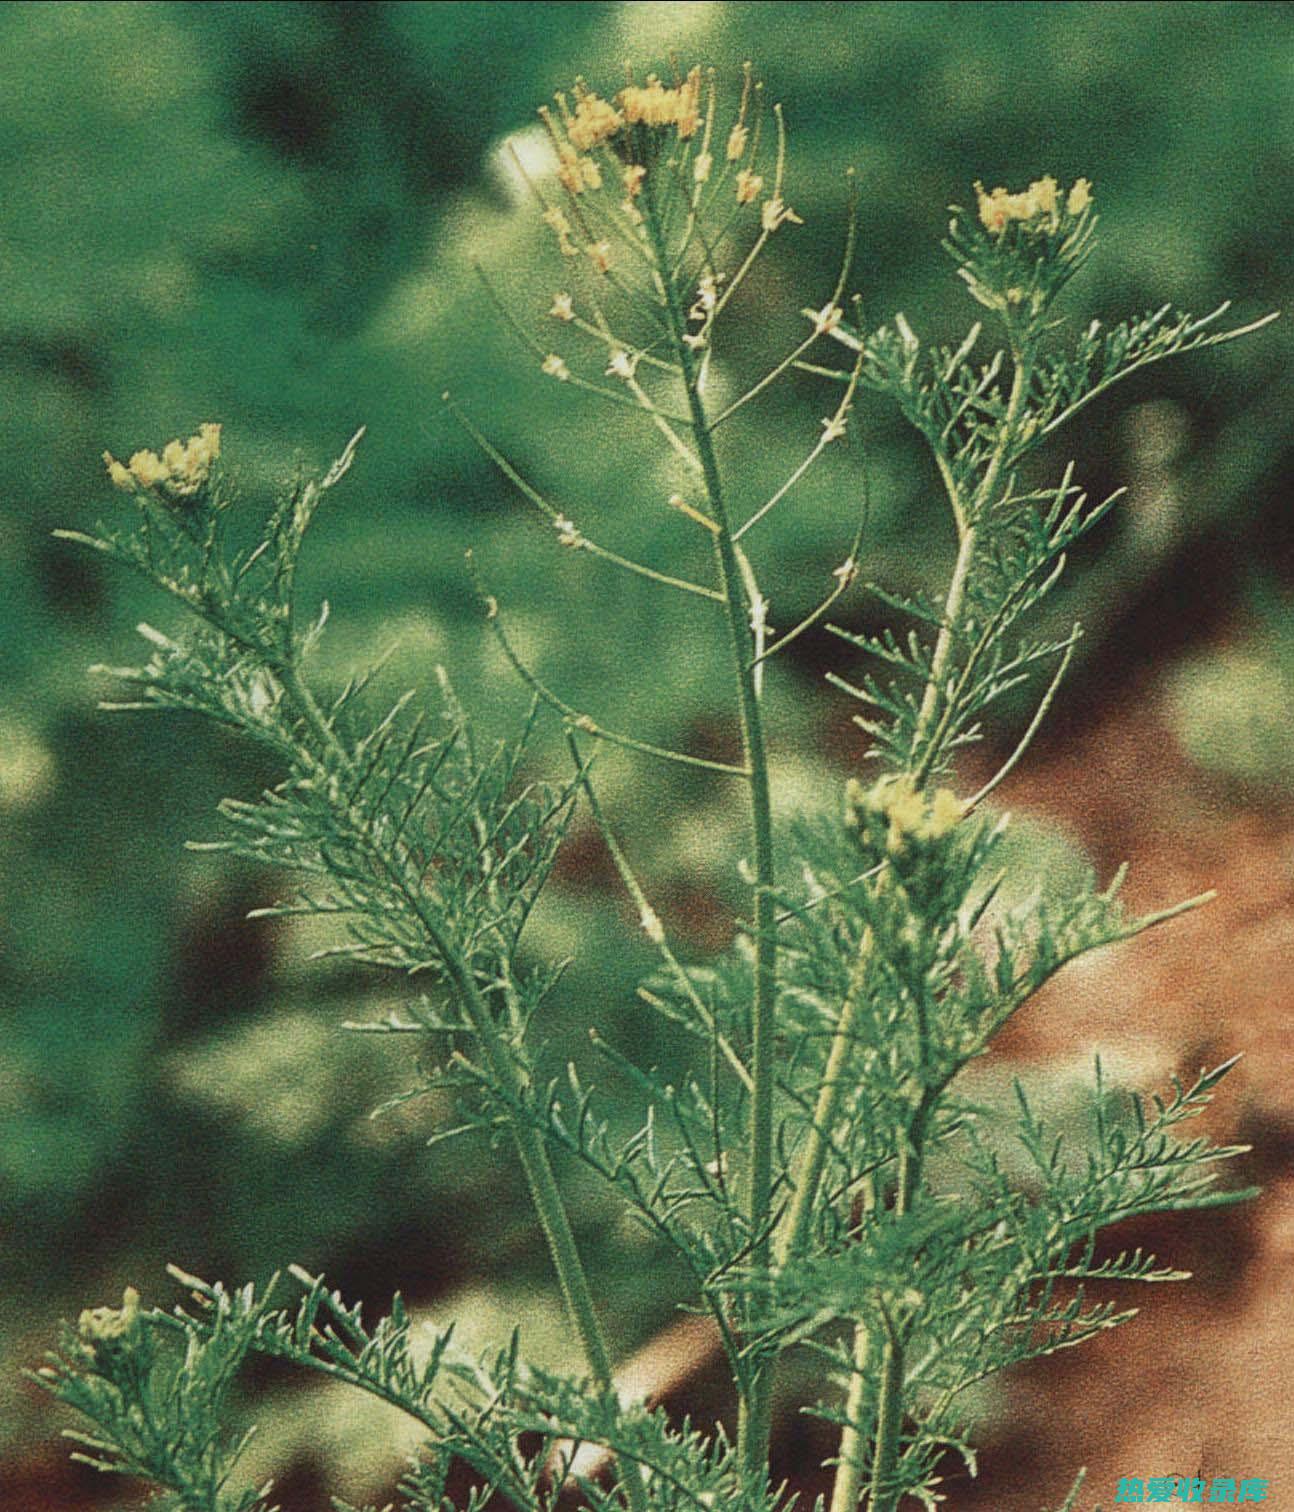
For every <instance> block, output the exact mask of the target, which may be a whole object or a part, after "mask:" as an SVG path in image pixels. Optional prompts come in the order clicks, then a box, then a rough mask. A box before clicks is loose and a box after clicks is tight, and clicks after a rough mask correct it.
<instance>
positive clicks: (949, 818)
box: [924, 788, 966, 840]
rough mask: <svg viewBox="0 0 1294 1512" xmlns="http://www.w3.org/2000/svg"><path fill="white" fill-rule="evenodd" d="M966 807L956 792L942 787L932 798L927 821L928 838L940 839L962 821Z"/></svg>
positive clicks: (926, 833)
mask: <svg viewBox="0 0 1294 1512" xmlns="http://www.w3.org/2000/svg"><path fill="white" fill-rule="evenodd" d="M965 812H966V807H965V805H964V804H963V803H962V801H961V799H960V798H959V797H958V796H957V794H956V793H954V792H952V790H951V789H949V788H940V789H938V791H937V792H936V793H935V795H934V797H933V798H932V799H931V800H930V813H929V815H928V817H927V819H926V823H925V836H924V838H926V839H927V840H939V839H942V837H943V836H944V835H946V834H947V833H948V832H949V830H951V829H953V828H954V827H955V826H956V825H958V824H960V823H961V820H962V815H963V814H964V813H965Z"/></svg>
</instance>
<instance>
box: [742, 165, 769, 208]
mask: <svg viewBox="0 0 1294 1512" xmlns="http://www.w3.org/2000/svg"><path fill="white" fill-rule="evenodd" d="M763 187H764V177H763V175H762V174H760V173H752V172H751V171H750V169H749V168H743V169H742V170H741V172H740V173H738V175H737V203H738V204H739V205H753V204H754V202H755V201H756V200H757V199H758V198H759V192H760V190H761V189H762V188H763Z"/></svg>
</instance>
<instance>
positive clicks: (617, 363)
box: [607, 350, 637, 383]
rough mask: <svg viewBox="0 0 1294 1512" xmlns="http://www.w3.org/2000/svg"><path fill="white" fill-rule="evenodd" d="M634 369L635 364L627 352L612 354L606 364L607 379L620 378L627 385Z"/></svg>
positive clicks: (621, 351)
mask: <svg viewBox="0 0 1294 1512" xmlns="http://www.w3.org/2000/svg"><path fill="white" fill-rule="evenodd" d="M636 367H637V363H636V362H635V360H634V359H633V358H632V357H631V356H630V355H629V353H628V352H626V351H624V350H620V351H615V352H612V354H611V361H610V362H609V363H608V364H607V377H608V378H622V379H623V380H624V381H625V382H626V383H628V382H629V380H630V379H631V378H632V377H633V375H634V369H635V368H636Z"/></svg>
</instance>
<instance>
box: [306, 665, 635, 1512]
mask: <svg viewBox="0 0 1294 1512" xmlns="http://www.w3.org/2000/svg"><path fill="white" fill-rule="evenodd" d="M276 671H277V675H278V677H279V681H280V682H281V683H282V684H283V687H284V689H285V690H286V691H287V693H288V695H289V697H290V698H291V699H292V701H293V702H294V703H295V704H296V706H297V709H298V710H299V711H300V714H301V716H302V718H303V719H304V720H305V723H306V724H307V726H308V727H309V729H310V731H311V733H312V734H313V735H314V737H315V739H316V740H317V741H318V743H319V744H320V745H321V746H322V747H323V748H324V750H325V751H327V752H328V754H329V755H330V756H331V757H332V759H333V760H334V761H335V762H337V763H338V765H340V766H341V767H342V768H343V770H350V769H351V768H352V767H353V762H352V760H351V756H350V753H349V752H348V751H347V750H346V747H345V746H344V745H343V744H342V742H341V740H340V739H339V738H338V736H337V732H336V731H335V730H334V729H333V727H332V726H331V725H330V724H329V722H328V720H327V719H326V718H325V716H324V713H323V711H322V710H321V709H320V707H319V705H318V703H317V701H316V700H315V697H314V694H313V693H312V692H311V691H310V689H309V687H308V686H307V685H306V683H305V682H304V681H303V679H302V678H301V676H300V674H299V673H298V671H297V670H296V668H295V667H294V666H292V665H291V664H290V663H289V664H287V665H284V666H282V667H280V668H277V669H276ZM397 881H398V882H399V885H400V888H401V891H402V892H403V893H404V895H405V898H406V899H407V900H408V902H409V905H410V907H411V908H413V910H414V911H415V913H416V914H417V916H418V919H419V921H420V922H421V924H422V925H423V927H424V928H425V929H426V931H427V935H428V938H429V939H430V940H431V942H432V944H433V945H434V947H435V949H436V951H437V953H438V954H439V956H440V957H441V959H442V961H443V962H444V965H445V969H446V971H447V972H448V974H449V977H450V980H451V981H452V983H453V985H454V988H455V990H456V991H457V993H458V996H459V998H460V1000H461V1002H462V1004H463V1007H464V1009H465V1010H466V1012H467V1016H468V1018H469V1019H471V1021H472V1026H473V1028H474V1029H475V1030H476V1032H477V1039H478V1041H479V1043H480V1045H481V1048H482V1052H483V1054H484V1056H485V1059H486V1062H487V1064H488V1067H489V1071H490V1074H491V1076H492V1077H493V1078H494V1079H495V1081H496V1082H497V1084H498V1085H499V1086H500V1087H502V1088H503V1089H504V1092H505V1094H506V1097H507V1100H508V1102H509V1104H513V1105H515V1104H517V1103H519V1102H520V1100H521V1099H522V1098H523V1097H524V1096H525V1090H526V1089H525V1086H524V1085H523V1081H522V1075H521V1072H520V1071H519V1070H518V1069H517V1066H516V1063H515V1062H514V1061H513V1060H512V1058H511V1056H509V1055H508V1053H507V1052H506V1051H505V1050H504V1048H503V1046H502V1044H501V1043H500V1040H499V1032H498V1027H497V1025H496V1024H495V1022H494V1018H493V1016H492V1014H491V1013H490V1009H489V1007H488V1005H487V1004H486V1002H485V999H484V998H483V997H482V996H481V990H480V988H479V987H478V986H477V984H476V980H475V978H474V977H473V975H472V972H471V969H470V968H469V966H468V965H467V963H466V962H465V961H464V960H463V959H462V957H461V955H460V953H459V952H458V951H457V950H456V949H455V948H454V945H453V943H452V942H451V941H450V940H449V939H448V938H447V937H446V936H445V934H444V931H443V930H442V929H441V927H440V925H439V924H438V923H437V921H436V920H435V918H434V917H432V916H431V915H430V914H429V913H428V912H427V910H426V908H425V906H424V904H423V901H422V899H421V897H420V896H419V894H418V893H417V892H416V891H415V890H414V889H411V888H407V887H405V886H404V884H403V881H401V880H400V879H399V878H397ZM511 1122H512V1137H513V1141H514V1143H515V1144H516V1147H517V1155H518V1158H519V1159H520V1161H521V1168H522V1170H523V1171H524V1172H525V1177H526V1184H527V1185H528V1186H529V1188H530V1196H531V1200H532V1202H533V1203H534V1206H535V1212H536V1214H537V1215H538V1218H539V1225H540V1227H541V1228H542V1229H543V1231H544V1238H545V1239H546V1240H547V1242H548V1252H549V1254H550V1256H551V1257H552V1261H553V1268H554V1270H555V1271H556V1272H557V1282H558V1285H559V1286H560V1288H561V1292H562V1298H563V1300H564V1301H565V1303H566V1310H567V1313H568V1315H569V1316H570V1319H571V1321H572V1322H573V1323H574V1325H575V1329H576V1332H577V1333H578V1334H579V1337H580V1343H581V1345H582V1346H583V1349H584V1357H585V1359H586V1361H587V1362H588V1367H589V1371H590V1373H591V1374H592V1376H593V1379H594V1380H595V1381H596V1383H597V1385H598V1387H599V1388H600V1389H601V1390H602V1391H605V1392H612V1391H614V1389H615V1383H614V1379H613V1377H612V1373H611V1356H610V1353H609V1352H608V1350H607V1343H606V1337H605V1335H604V1334H603V1332H602V1325H601V1323H600V1322H599V1321H598V1315H597V1310H596V1308H595V1307H594V1305H593V1294H592V1292H591V1291H590V1290H589V1282H588V1276H587V1275H586V1274H585V1270H584V1263H583V1261H582V1260H581V1259H580V1253H579V1250H578V1248H577V1247H576V1243H575V1235H574V1234H573V1233H572V1231H571V1225H570V1220H569V1218H568V1217H567V1215H566V1204H565V1203H564V1202H563V1200H562V1194H561V1191H560V1189H559V1188H558V1185H557V1179H556V1177H555V1176H554V1175H553V1168H552V1164H551V1163H550V1161H549V1159H548V1151H547V1150H546V1149H545V1148H544V1143H543V1140H542V1139H541V1137H540V1135H539V1133H538V1131H537V1130H535V1129H534V1128H532V1127H531V1126H530V1125H529V1124H527V1123H524V1122H523V1121H522V1120H521V1119H520V1118H514V1119H512V1121H511ZM622 1473H623V1477H624V1484H625V1488H626V1493H627V1496H628V1500H629V1506H630V1508H631V1509H632V1512H646V1509H647V1493H646V1488H645V1486H644V1484H643V1480H642V1472H641V1469H640V1468H639V1467H638V1466H637V1465H633V1464H629V1463H627V1462H626V1463H624V1464H623V1466H622Z"/></svg>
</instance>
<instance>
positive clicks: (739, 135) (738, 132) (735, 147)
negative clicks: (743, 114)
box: [727, 122, 750, 163]
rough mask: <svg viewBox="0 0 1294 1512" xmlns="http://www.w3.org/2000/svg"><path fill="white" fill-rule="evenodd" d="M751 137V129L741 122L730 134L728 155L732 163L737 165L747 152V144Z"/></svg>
mask: <svg viewBox="0 0 1294 1512" xmlns="http://www.w3.org/2000/svg"><path fill="white" fill-rule="evenodd" d="M749 136H750V131H749V129H748V128H747V127H745V126H743V125H742V124H741V123H740V122H738V123H737V125H735V126H734V127H733V128H732V130H731V131H730V132H729V133H728V147H727V155H728V161H729V162H730V163H735V162H736V161H737V159H738V158H739V157H741V156H742V154H743V153H744V152H745V151H746V142H747V139H748V138H749Z"/></svg>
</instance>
